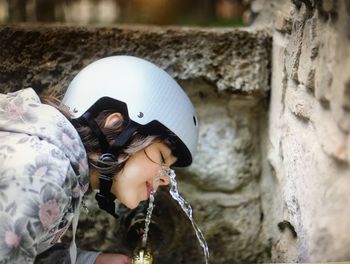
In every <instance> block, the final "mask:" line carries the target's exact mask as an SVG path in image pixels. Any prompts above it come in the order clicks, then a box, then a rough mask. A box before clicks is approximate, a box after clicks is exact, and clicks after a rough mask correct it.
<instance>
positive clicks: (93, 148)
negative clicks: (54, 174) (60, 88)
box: [41, 96, 176, 174]
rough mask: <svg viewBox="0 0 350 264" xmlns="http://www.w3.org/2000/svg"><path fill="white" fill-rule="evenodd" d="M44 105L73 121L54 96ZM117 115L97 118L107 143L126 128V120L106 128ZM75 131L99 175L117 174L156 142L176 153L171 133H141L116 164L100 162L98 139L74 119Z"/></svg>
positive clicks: (104, 112) (109, 112)
mask: <svg viewBox="0 0 350 264" xmlns="http://www.w3.org/2000/svg"><path fill="white" fill-rule="evenodd" d="M41 99H42V101H43V103H45V104H48V105H51V106H53V107H55V108H56V109H58V110H59V111H60V112H61V113H62V114H63V115H64V116H65V117H66V118H67V119H68V120H70V121H72V114H71V113H70V112H69V111H68V109H67V108H65V107H64V106H62V105H61V104H60V101H59V100H58V99H57V98H55V97H54V96H45V97H42V98H41ZM112 113H115V111H113V110H104V111H101V112H100V113H99V114H98V115H97V116H96V118H95V122H96V123H97V124H98V126H99V127H100V128H101V131H102V133H103V134H104V135H105V137H106V139H107V142H108V143H109V144H112V143H113V142H114V139H115V138H116V137H117V136H118V135H119V134H120V133H121V132H122V131H123V129H124V128H125V127H126V122H125V121H124V119H121V120H119V121H117V122H115V123H114V124H113V125H112V126H110V127H105V123H106V119H107V117H108V116H109V115H111V114H112ZM72 123H73V125H74V127H75V129H76V130H77V132H78V134H79V136H80V138H81V141H82V142H83V144H84V147H85V149H86V152H87V156H88V160H89V164H90V165H91V166H93V167H94V168H96V169H97V170H98V171H99V173H111V174H115V173H117V172H118V171H120V170H121V169H122V168H123V166H124V165H125V162H126V161H127V159H128V158H129V157H130V156H131V155H132V154H134V153H136V152H137V151H139V150H141V149H143V148H145V147H147V146H149V145H150V144H152V143H153V142H155V141H161V142H163V143H164V144H166V145H167V146H168V147H169V148H170V149H171V150H172V152H174V145H175V144H174V142H175V140H176V139H175V138H176V136H175V135H173V133H171V131H169V133H168V136H167V134H165V135H149V134H145V133H142V132H140V131H136V132H134V134H133V135H132V137H131V139H130V140H129V142H128V143H127V145H126V146H125V147H124V148H123V149H122V150H121V152H120V153H119V155H118V157H117V160H116V161H115V162H102V161H101V160H100V156H101V154H102V153H101V147H100V143H99V140H98V138H97V137H96V136H95V134H94V133H93V132H92V131H91V129H90V128H89V127H88V126H87V125H86V124H85V123H84V122H82V121H79V119H74V122H72Z"/></svg>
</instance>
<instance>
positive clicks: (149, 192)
mask: <svg viewBox="0 0 350 264" xmlns="http://www.w3.org/2000/svg"><path fill="white" fill-rule="evenodd" d="M146 188H147V199H148V198H149V196H150V194H151V192H152V191H153V186H152V184H150V183H149V182H146Z"/></svg>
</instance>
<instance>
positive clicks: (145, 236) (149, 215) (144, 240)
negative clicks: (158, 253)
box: [142, 191, 154, 248]
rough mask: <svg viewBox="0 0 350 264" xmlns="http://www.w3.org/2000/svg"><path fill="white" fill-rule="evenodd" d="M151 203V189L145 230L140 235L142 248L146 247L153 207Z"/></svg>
mask: <svg viewBox="0 0 350 264" xmlns="http://www.w3.org/2000/svg"><path fill="white" fill-rule="evenodd" d="M153 203H154V191H152V192H151V193H150V195H149V203H148V208H147V214H146V220H145V231H144V233H143V236H142V247H143V248H146V244H147V236H148V230H149V224H150V223H151V218H152V212H153V207H154V204H153Z"/></svg>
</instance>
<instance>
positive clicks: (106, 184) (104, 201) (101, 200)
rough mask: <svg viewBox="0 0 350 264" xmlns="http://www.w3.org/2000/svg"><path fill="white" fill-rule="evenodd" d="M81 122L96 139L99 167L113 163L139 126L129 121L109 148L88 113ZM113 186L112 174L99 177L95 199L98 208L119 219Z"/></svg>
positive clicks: (99, 129)
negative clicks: (98, 147)
mask: <svg viewBox="0 0 350 264" xmlns="http://www.w3.org/2000/svg"><path fill="white" fill-rule="evenodd" d="M81 118H82V120H83V121H84V122H85V123H86V124H87V125H88V126H89V127H90V129H91V131H92V132H93V133H94V135H95V136H96V137H97V138H98V140H99V143H100V146H101V150H102V155H101V156H100V158H99V159H100V161H101V163H100V166H101V167H103V166H107V165H106V163H111V162H115V161H116V158H117V157H118V154H119V153H120V151H121V150H122V149H123V147H124V146H125V144H126V143H127V142H128V141H129V139H130V138H131V136H132V135H133V134H134V132H135V131H136V130H137V129H138V128H139V125H138V124H137V123H135V122H133V121H130V122H129V124H128V126H127V127H126V128H125V129H124V130H123V131H122V132H121V133H120V134H119V135H118V136H117V137H116V138H115V140H114V142H113V144H112V146H109V144H108V142H107V139H106V137H105V135H104V134H103V132H102V131H101V128H100V127H99V126H98V124H97V123H96V121H95V120H94V119H93V117H92V115H91V114H90V113H89V112H86V113H85V114H84V115H83V116H82V117H81ZM112 184H113V174H112V173H104V174H101V175H100V176H99V192H98V193H96V195H95V199H96V200H97V202H98V206H99V207H100V208H101V209H103V210H105V211H106V212H108V213H109V214H111V215H113V216H114V217H115V218H119V215H118V214H117V213H116V211H115V203H114V200H115V199H116V197H115V195H114V194H112V193H111V187H112Z"/></svg>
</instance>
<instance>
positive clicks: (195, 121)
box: [193, 116, 197, 126]
mask: <svg viewBox="0 0 350 264" xmlns="http://www.w3.org/2000/svg"><path fill="white" fill-rule="evenodd" d="M193 123H194V126H197V118H196V117H195V116H193Z"/></svg>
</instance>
